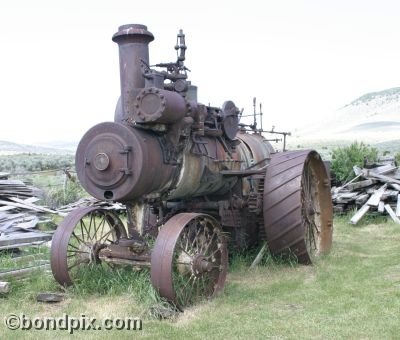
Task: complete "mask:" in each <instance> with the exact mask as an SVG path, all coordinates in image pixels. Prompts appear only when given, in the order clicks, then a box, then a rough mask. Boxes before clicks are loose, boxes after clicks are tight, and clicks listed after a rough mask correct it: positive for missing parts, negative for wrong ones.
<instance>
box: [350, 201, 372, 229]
mask: <svg viewBox="0 0 400 340" xmlns="http://www.w3.org/2000/svg"><path fill="white" fill-rule="evenodd" d="M370 208H371V206H370V205H368V204H367V203H365V204H364V205H363V206H362V207H361V208H360V209H359V210H358V211H357V212H356V213H355V214H354V216H353V217H352V218H351V219H350V223H351V224H357V223H358V221H360V220H361V218H362V217H363V216H364V215H365V214H366V213H367V211H368V210H369V209H370Z"/></svg>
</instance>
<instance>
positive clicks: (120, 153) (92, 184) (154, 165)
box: [75, 122, 173, 201]
mask: <svg viewBox="0 0 400 340" xmlns="http://www.w3.org/2000/svg"><path fill="white" fill-rule="evenodd" d="M75 164H76V171H77V174H78V178H79V181H80V182H81V184H82V186H83V187H84V189H85V190H86V191H87V192H88V193H90V194H91V195H92V196H94V197H96V198H98V199H101V200H104V199H107V200H114V201H129V200H135V199H138V198H140V197H141V196H143V195H146V194H149V193H151V192H153V191H155V190H156V191H157V192H162V190H163V188H165V187H166V186H167V185H168V182H169V181H170V180H171V178H172V171H173V166H172V165H170V164H165V163H164V161H163V153H162V149H161V146H160V143H159V141H158V139H157V137H156V136H155V135H154V134H151V133H149V132H147V131H142V130H141V129H132V128H130V127H127V126H125V125H122V124H119V123H111V122H106V123H100V124H98V125H95V126H94V127H92V128H91V129H90V130H89V131H88V132H86V134H85V135H84V136H83V138H82V139H81V141H80V143H79V145H78V149H77V152H76V163H75Z"/></svg>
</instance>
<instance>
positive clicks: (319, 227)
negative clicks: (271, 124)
mask: <svg viewBox="0 0 400 340" xmlns="http://www.w3.org/2000/svg"><path fill="white" fill-rule="evenodd" d="M263 213H264V227H265V233H266V238H267V242H268V247H269V249H270V251H271V253H272V254H273V255H284V256H290V255H294V256H295V257H296V258H297V259H298V262H299V263H302V264H311V263H312V262H313V258H314V257H315V256H317V255H319V254H324V253H327V252H329V250H330V248H331V245H332V230H333V208H332V200H331V193H330V181H329V177H328V175H327V172H326V169H325V166H324V163H323V162H322V160H321V157H320V155H319V154H318V153H317V152H316V151H313V150H303V151H289V152H282V153H277V154H273V155H272V159H271V162H270V163H269V165H268V168H267V173H266V177H265V184H264V196H263Z"/></svg>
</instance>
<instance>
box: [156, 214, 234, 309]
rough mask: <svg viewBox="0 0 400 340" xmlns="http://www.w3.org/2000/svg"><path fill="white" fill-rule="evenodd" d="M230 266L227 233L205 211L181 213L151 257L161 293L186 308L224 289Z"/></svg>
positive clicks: (165, 228) (164, 229) (168, 225)
mask: <svg viewBox="0 0 400 340" xmlns="http://www.w3.org/2000/svg"><path fill="white" fill-rule="evenodd" d="M227 267H228V256H227V245H226V239H225V236H224V235H223V233H222V230H221V228H220V226H219V224H218V222H217V221H216V220H215V219H214V218H212V217H211V216H208V215H204V214H194V213H186V214H178V215H175V216H174V217H172V218H171V219H170V220H169V221H168V222H167V223H166V224H165V225H164V226H163V227H162V229H161V231H160V233H159V236H158V237H157V240H156V244H155V246H154V250H153V253H152V258H151V279H152V283H153V285H154V287H155V288H156V289H158V291H159V292H160V295H161V296H163V297H165V298H166V299H168V300H169V301H171V302H173V303H174V304H175V305H176V306H178V307H180V308H182V307H185V306H188V305H192V304H194V303H196V302H197V301H199V300H200V299H203V298H208V297H213V296H215V295H216V294H218V293H219V292H221V290H222V289H223V286H224V282H225V279H226V273H227Z"/></svg>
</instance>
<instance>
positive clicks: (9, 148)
mask: <svg viewBox="0 0 400 340" xmlns="http://www.w3.org/2000/svg"><path fill="white" fill-rule="evenodd" d="M17 153H41V154H68V153H72V151H71V150H66V149H61V148H50V147H45V146H39V145H27V144H17V143H12V142H6V141H0V154H3V155H7V154H9V155H10V154H17Z"/></svg>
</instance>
